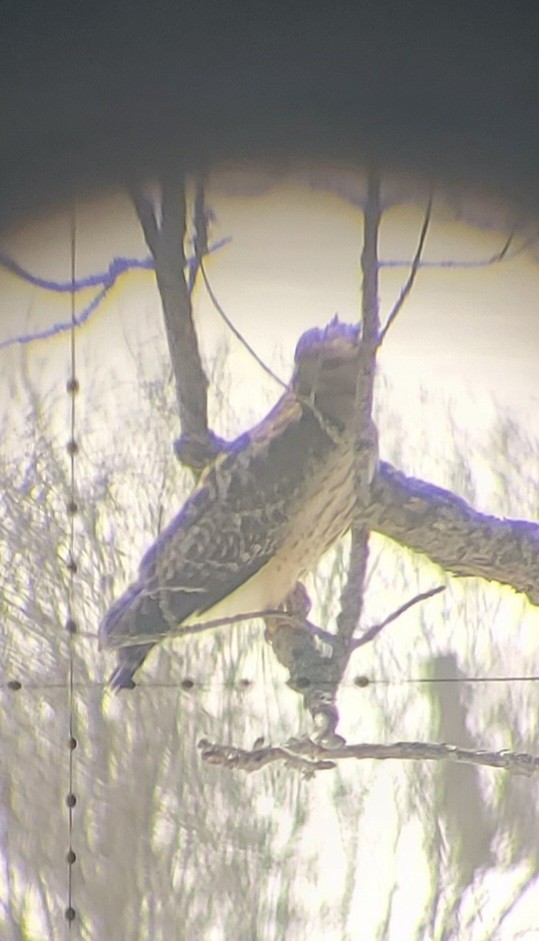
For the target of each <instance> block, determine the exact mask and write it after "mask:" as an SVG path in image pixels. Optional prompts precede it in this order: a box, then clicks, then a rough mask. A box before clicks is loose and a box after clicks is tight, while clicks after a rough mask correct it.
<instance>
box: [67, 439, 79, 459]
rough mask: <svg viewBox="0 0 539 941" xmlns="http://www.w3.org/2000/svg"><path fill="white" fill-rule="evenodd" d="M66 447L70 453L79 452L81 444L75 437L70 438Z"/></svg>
mask: <svg viewBox="0 0 539 941" xmlns="http://www.w3.org/2000/svg"><path fill="white" fill-rule="evenodd" d="M66 449H67V453H68V454H72V455H73V454H77V452H78V450H79V446H78V444H77V442H76V441H75V439H74V438H70V440H69V441H68V442H67V444H66Z"/></svg>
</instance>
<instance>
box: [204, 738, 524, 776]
mask: <svg viewBox="0 0 539 941" xmlns="http://www.w3.org/2000/svg"><path fill="white" fill-rule="evenodd" d="M198 747H199V749H200V751H201V753H202V760H203V761H207V762H208V763H209V764H213V765H222V766H224V767H225V768H231V769H238V770H239V771H247V772H253V771H259V770H260V769H261V768H264V767H265V766H266V765H269V764H271V763H272V762H274V761H284V762H285V763H286V764H287V765H288V766H292V767H296V768H299V769H300V770H302V771H304V772H306V773H307V775H308V776H311V775H312V774H314V772H315V771H324V770H330V769H331V768H335V767H336V766H337V762H338V761H343V760H347V759H350V758H353V759H355V760H356V761H364V760H365V759H368V758H370V759H374V760H376V761H387V760H388V759H397V760H399V761H403V760H404V761H450V762H457V763H463V764H472V765H481V766H486V767H490V768H502V769H503V770H505V771H510V772H512V773H513V774H521V775H525V776H527V777H531V776H532V775H533V774H537V773H538V771H539V757H536V756H534V755H530V754H527V753H525V752H510V751H498V752H492V751H486V750H482V749H471V748H457V746H456V745H445V744H437V743H430V742H395V743H394V744H392V745H359V744H358V745H344V744H341V745H338V746H337V747H335V748H325V747H324V746H323V745H321V744H320V743H319V742H314V741H313V740H312V739H309V738H305V739H291V740H290V741H289V742H287V743H286V744H284V745H269V746H266V747H262V748H253V749H252V750H248V749H244V748H236V747H235V746H234V745H220V744H218V743H213V742H208V741H207V740H206V739H201V741H200V742H199V743H198Z"/></svg>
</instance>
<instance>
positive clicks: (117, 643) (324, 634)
mask: <svg viewBox="0 0 539 941" xmlns="http://www.w3.org/2000/svg"><path fill="white" fill-rule="evenodd" d="M167 590H170V589H167ZM179 590H182V589H179ZM257 618H262V619H266V618H279V620H280V621H283V622H286V623H288V624H290V625H291V626H292V627H295V628H297V629H298V630H305V631H307V632H308V633H309V634H313V635H314V636H316V637H318V638H320V640H323V641H325V642H326V643H332V642H333V641H334V640H335V635H334V634H330V633H329V632H328V631H324V630H323V629H322V628H320V627H317V626H316V624H313V623H312V622H311V621H306V620H304V619H303V618H301V617H299V616H298V615H295V614H291V613H289V612H287V611H283V610H281V609H278V608H274V609H273V608H268V609H266V610H264V611H248V612H246V613H245V614H234V615H232V616H231V617H223V618H210V619H209V620H207V621H201V622H200V623H198V624H185V625H180V626H179V627H173V628H170V630H167V631H158V632H157V633H148V634H139V633H137V634H136V636H133V637H132V636H130V635H129V634H115V635H111V636H110V637H108V638H107V644H106V646H107V649H116V648H118V647H136V646H138V644H152V643H157V641H159V640H166V639H170V638H174V637H185V636H187V635H188V634H189V635H191V634H202V633H203V632H204V631H210V630H214V629H215V628H218V627H226V626H227V625H229V624H236V623H237V624H241V623H243V622H244V621H254V620H256V619H257Z"/></svg>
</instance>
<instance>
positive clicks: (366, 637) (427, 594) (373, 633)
mask: <svg viewBox="0 0 539 941" xmlns="http://www.w3.org/2000/svg"><path fill="white" fill-rule="evenodd" d="M441 591H445V585H438V587H437V588H431V589H430V590H429V591H423V592H421V594H419V595H415V597H414V598H411V599H410V601H407V602H406V603H405V604H403V605H401V606H400V608H397V610H396V611H393V613H392V614H390V615H389V617H387V618H386V619H385V620H384V621H382V622H381V623H380V624H374V625H373V626H372V627H369V629H368V630H366V631H365V633H364V634H362V635H361V637H358V638H357V639H356V640H352V642H351V649H352V650H357V648H358V647H364V646H365V644H370V643H371V641H373V640H374V638H375V637H377V636H378V634H379V633H380V631H382V630H383V629H384V627H387V625H388V624H391V622H392V621H396V620H397V618H399V617H400V616H401V614H404V612H405V611H408V610H409V609H410V608H412V607H413V606H414V605H416V604H419V602H420V601H426V600H427V598H432V597H433V595H437V594H439V593H440V592H441Z"/></svg>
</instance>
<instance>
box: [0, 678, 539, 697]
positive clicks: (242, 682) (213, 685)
mask: <svg viewBox="0 0 539 941" xmlns="http://www.w3.org/2000/svg"><path fill="white" fill-rule="evenodd" d="M538 681H539V676H533V675H532V676H524V675H523V676H463V677H434V678H430V677H412V678H410V679H404V680H386V679H383V678H382V679H372V680H371V679H369V678H368V677H364V676H358V677H356V678H355V679H353V680H350V681H348V682H344V683H340V684H339V686H340V687H347V688H350V687H352V686H357V687H362V686H376V685H378V686H405V685H413V684H415V683H417V684H419V683H422V684H431V685H436V684H437V683H537V682H538ZM268 685H271V686H274V687H276V686H280V685H282V686H287V685H288V684H287V682H286V681H285V680H283V681H271V683H268V682H266V681H262V680H251V679H248V678H247V677H245V678H243V679H239V680H231V681H229V682H228V683H227V682H226V681H223V682H222V683H217V682H215V681H211V682H206V681H204V680H196V679H195V678H194V677H191V676H188V677H185V679H183V680H179V681H178V682H175V683H170V682H162V683H159V682H153V683H152V682H149V683H137V684H136V689H140V690H149V689H179V690H182V691H184V692H190V691H192V690H193V689H194V688H195V687H197V688H199V689H205V690H208V689H225V688H227V687H235V686H237V687H238V688H243V689H246V688H250V687H253V686H268ZM313 685H315V684H314V683H313ZM108 686H109V684H108V681H106V680H90V681H88V682H74V683H73V687H74V688H75V689H107V688H108ZM67 688H68V684H67V683H65V682H64V683H62V682H58V683H32V682H30V683H23V682H21V681H20V680H9V681H8V682H7V683H0V691H4V692H8V693H20V692H21V691H23V690H34V691H37V692H40V691H42V690H47V689H67Z"/></svg>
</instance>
